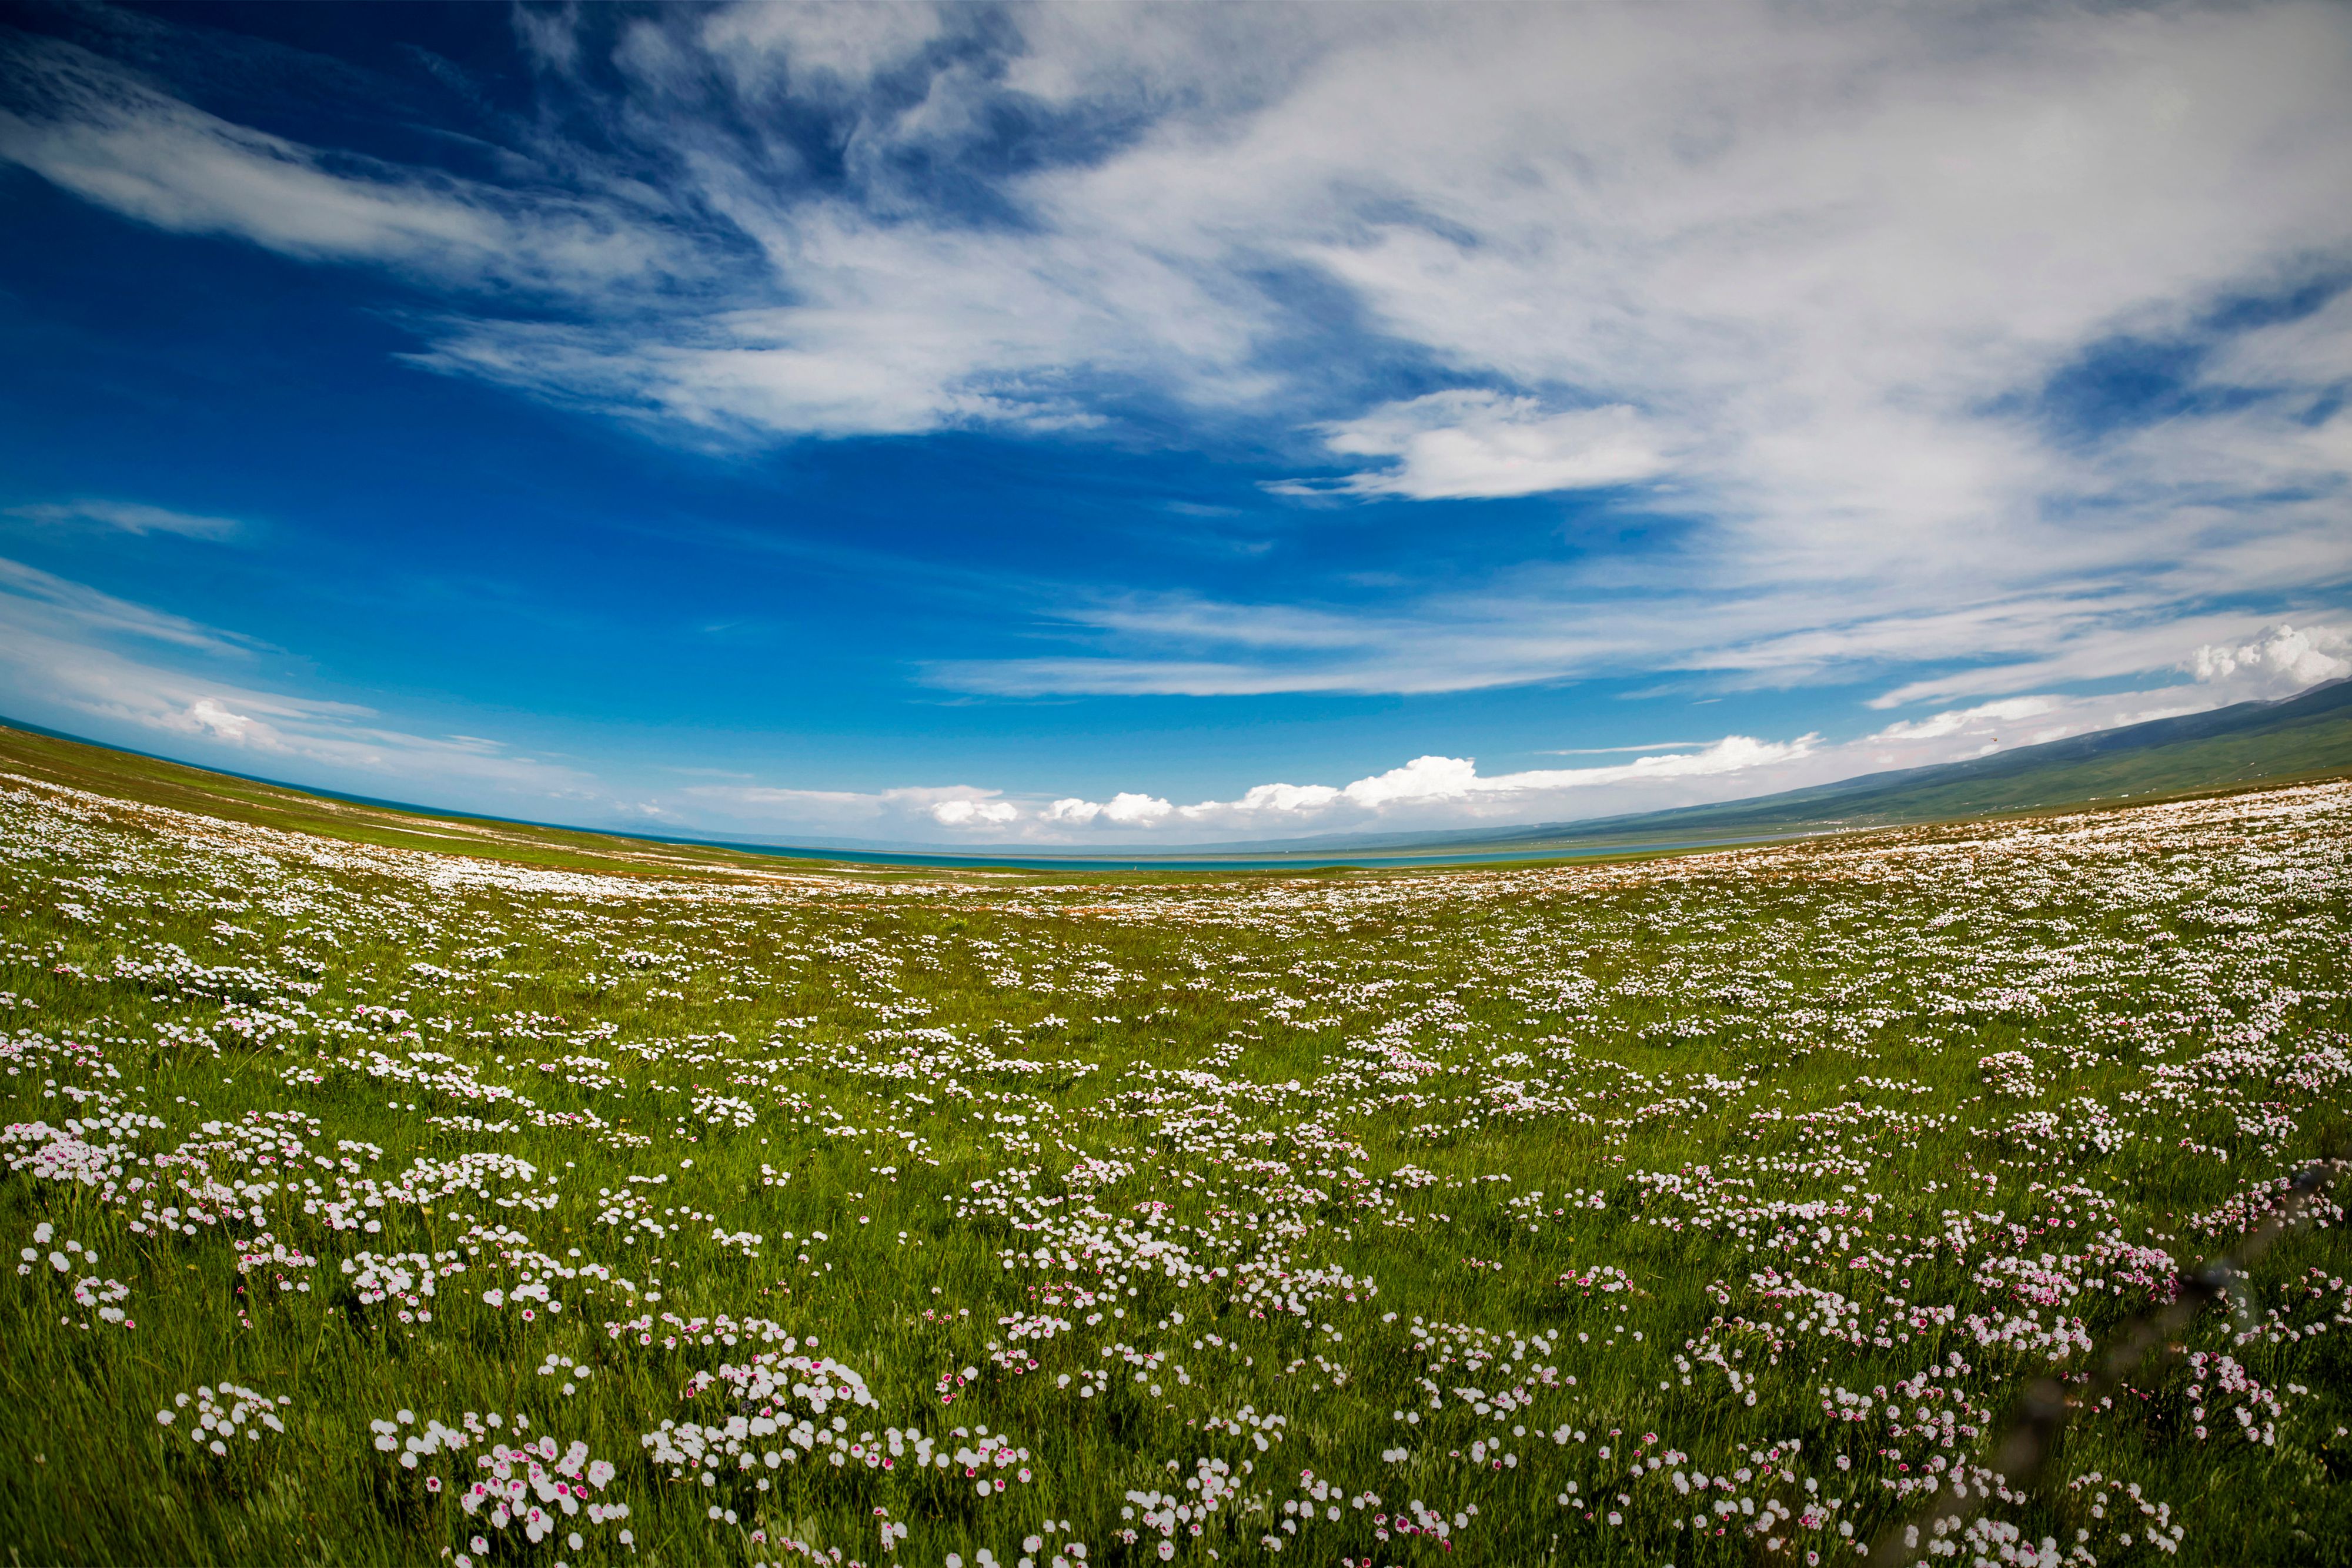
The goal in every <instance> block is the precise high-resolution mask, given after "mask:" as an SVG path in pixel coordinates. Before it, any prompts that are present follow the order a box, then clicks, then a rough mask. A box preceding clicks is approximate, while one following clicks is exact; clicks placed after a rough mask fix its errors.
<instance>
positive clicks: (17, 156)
mask: <svg viewBox="0 0 2352 1568" xmlns="http://www.w3.org/2000/svg"><path fill="white" fill-rule="evenodd" d="M12 56H13V57H12V59H11V62H10V63H11V65H12V66H13V67H14V68H15V73H16V80H15V85H16V86H17V87H18V88H19V89H21V90H20V93H19V95H18V97H17V99H16V105H15V107H14V108H13V109H8V110H0V160H5V161H6V162H14V163H18V164H22V165H23V166H24V167H26V168H27V169H30V170H32V171H33V172H36V173H37V174H39V175H41V176H42V177H43V178H45V179H47V180H49V181H51V182H53V183H56V184H58V185H61V186H63V187H64V188H65V189H67V190H69V191H71V192H73V193H75V194H77V195H79V196H82V197H84V198H86V199H87V200H89V201H91V202H94V203H96V204H99V205H100V206H104V207H108V208H110V209H112V210H113V211H115V212H118V213H120V214H122V215H123V216H125V217H129V218H135V219H137V220H139V221H141V222H143V223H147V224H152V225H155V226H156V227H158V228H163V229H172V230H175V231H178V232H180V233H184V234H224V235H235V236H236V237H238V238H240V239H245V240H249V241H251V242H253V243H254V244H256V245H259V246H266V247H268V249H271V250H275V251H280V252H283V253H285V254H287V255H289V256H303V257H310V258H316V259H321V260H336V261H362V262H373V263H379V264H383V265H387V266H392V267H398V268H402V269H404V270H411V271H415V272H419V273H422V274H425V275H427V276H430V277H436V278H438V279H440V280H442V281H444V282H446V283H454V284H457V285H460V286H473V285H486V284H495V283H524V284H529V285H532V286H535V287H555V288H591V287H598V288H611V287H614V286H615V285H617V284H621V283H625V282H627V281H630V280H636V281H642V282H648V283H650V282H654V281H656V280H657V279H658V278H659V277H661V276H662V275H664V274H665V273H667V272H668V271H669V270H670V269H671V268H672V267H674V266H676V265H677V264H678V263H679V261H680V259H681V258H679V257H678V256H676V255H675V253H674V250H673V247H671V246H669V245H668V244H667V242H666V241H665V240H664V238H663V237H662V235H661V234H660V232H659V231H658V229H656V228H655V227H654V226H652V225H647V224H645V223H643V222H641V221H632V220H631V219H630V217H628V216H627V215H625V214H622V213H619V212H615V211H613V210H610V209H607V208H604V207H601V206H599V205H598V204H594V203H590V202H583V201H579V200H575V199H572V198H568V197H548V196H529V197H525V196H518V195H515V194H512V193H509V192H507V191H505V190H502V189H499V188H498V187H494V186H488V185H484V184H481V183H471V182H467V181H461V180H457V179H454V178H450V177H448V176H446V175H439V174H433V173H427V172H419V171H415V170H408V169H402V168H398V167H394V166H390V165H385V164H381V163H374V162H370V161H368V160H364V159H359V158H354V157H351V156H347V155H339V156H334V157H330V156H328V155H326V154H323V153H321V152H319V151H318V150H316V149H313V148H310V147H306V146H303V145H300V144H299V143H297V142H294V141H289V140H287V139H286V138H284V137H280V136H273V135H269V134H268V133H266V132H263V131H256V130H253V129H251V128H250V127H247V126H242V125H237V124H235V123H232V122H231V121H228V120H222V119H220V118H218V117H217V116H215V115H211V114H207V113H205V111H204V110H199V109H196V108H194V107H193V106H192V105H190V104H187V103H184V102H183V101H181V100H180V99H176V98H173V97H172V96H170V95H169V94H167V93H165V92H163V91H161V90H159V89H155V88H153V87H152V86H150V85H148V84H147V83H146V82H144V81H142V80H141V79H140V78H137V77H134V76H132V75H131V74H130V73H128V72H126V71H124V70H122V69H121V68H118V67H116V66H114V65H112V64H110V63H109V62H107V61H105V60H103V59H100V57H97V56H95V55H92V54H90V53H89V52H88V51H86V50H83V49H79V48H77V47H74V46H72V45H69V44H64V43H58V42H53V41H46V40H45V41H37V42H29V43H26V44H23V45H21V46H20V47H17V48H16V49H15V50H14V51H12Z"/></svg>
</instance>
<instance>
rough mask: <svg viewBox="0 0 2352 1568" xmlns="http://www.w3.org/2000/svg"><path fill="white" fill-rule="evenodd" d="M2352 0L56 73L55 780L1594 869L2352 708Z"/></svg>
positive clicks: (280, 35)
mask: <svg viewBox="0 0 2352 1568" xmlns="http://www.w3.org/2000/svg"><path fill="white" fill-rule="evenodd" d="M2347 392H2352V7H2347V6H2344V5H2339V4H2331V3H2319V4H2263V3H2258V0H2257V3H2246V4H2226V5H2200V4H2196V3H2193V0H2182V3H2178V4H2166V5H2128V4H2111V3H2102V4H2097V5H2071V4H2063V3H2058V4H2042V5H2006V4H1977V3H1974V0H1953V3H1952V4H1948V5H1933V6H1922V5H1911V4H1900V5H1892V4H1890V5H1880V4H1867V3H1858V0H1828V3H1826V4H1819V5H1785V4H1750V3H1747V0H1637V3H1632V4H1623V5H1619V4H1601V3H1597V4H1574V3H1560V4H1544V5H1510V4H1504V3H1492V4H1483V5H1475V6H1465V5H1437V6H1417V5H1406V4H1381V5H1366V6H1357V5H1346V4H1336V3H1335V4H1317V5H1301V6H1286V5H1274V4H1252V5H1171V6H1157V5H1110V4H1089V5H1068V6H1061V5H988V4H955V5H929V4H913V3H910V4H904V5H883V4H873V5H866V4H859V5H817V4H791V3H782V4H768V5H712V6H696V5H654V6H643V7H632V6H604V7H589V6H578V5H519V6H513V7H510V8H509V7H502V6H499V5H488V4H467V5H446V6H442V5H422V4H419V5H334V4H314V5H198V4H180V5H161V6H154V7H147V8H142V7H137V6H107V5H62V4H47V3H41V0H32V3H26V0H12V3H11V4H10V5H7V6H6V7H5V8H0V715H5V716H7V717H10V718H14V719H17V720H22V721H26V722H30V723H35V724H39V725H43V726H47V727H54V728H58V729H62V730H65V731H68V732H70V733H74V734H78V735H83V736H88V737H92V738H96V739H100V740H104V741H108V742H110V743H114V744H119V745H125V746H130V747H136V748H139V749H142V750H146V751H152V752H156V753H160V754H163V755H166V756H171V757H174V758H182V759H184V760H187V761H191V762H195V763H199V764H203V765H206V766H212V767H220V768H229V769H232V770H235V771H238V772H244V773H250V774H258V775H261V776H264V777H268V778H275V779H285V780H289V781H292V782H296V783H300V784H308V785H315V786H321V787H326V788H331V789H341V790H345V791H349V792H352V793H358V794H363V795H368V796H373V797H379V798H389V799H394V800H409V801H415V802H420V803H425V804H429V805H434V806H437V807H443V808H450V809H457V810H477V811H487V812H492V813H498V814H504V815H511V816H519V817H523V818H527V819H530V820H536V821H562V822H572V823H580V824H584V825H592V826H612V827H624V828H634V829H637V830H641V831H655V832H663V833H672V834H678V835H686V836H692V835H696V834H708V835H719V836H727V837H735V838H764V839H772V840H776V841H793V842H805V843H867V844H908V845H947V846H961V847H970V848H974V849H985V848H987V847H990V846H996V845H1037V846H1051V845H1069V846H1087V845H1103V846H1109V845H1113V844H1117V845H1122V846H1141V845H1154V844H1166V845H1170V846H1174V845H1180V844H1187V843H1206V842H1243V841H1268V840H1287V839H1297V838H1307V837H1312V836H1314V835H1318V834H1326V833H1352V832H1363V831H1377V832H1395V831H1420V830H1458V829H1469V828H1477V827H1481V826H1486V825H1501V824H1507V823H1510V824H1516V823H1528V822H1542V821H1570V820H1575V819H1578V818H1585V817H1592V816H1599V815H1606V814H1612V813H1617V812H1623V811H1633V810H1649V809H1654V808H1663V807H1669V806H1675V805H1683V804H1689V803H1694V802H1697V801H1703V800H1724V799H1732V798H1737V797H1742V796H1748V795H1753V794H1758V793H1762V792H1765V791H1768V790H1772V789H1786V788H1790V787H1795V786H1800V785H1806V784H1813V783H1820V782H1823V781H1826V780H1829V779H1837V778H1842V777H1847V776H1851V775H1854V774H1859V773H1864V772H1869V771H1874V770H1876V769H1880V768H1889V767H1897V766H1912V765H1916V764H1922V763H1929V762H1937V761H1944V760H1949V759H1953V758H1963V757H1969V756H1975V755H1979V754H1981V753H1983V752H1986V751H1988V750H1991V749H2005V748H2009V747H2015V746H2020V745H2026V744H2031V743H2032V742H2034V741H2037V740H2043V739H2051V738H2055V737H2060V736H2063V735H2068V734H2074V733H2079V732H2081V731H2084V730H2088V729H2096V728H2103V727H2109V726H2112V725H2115V724H2119V723H2128V722H2132V721H2134V720H2136V719H2140V718H2146V717H2154V716H2161V715H2167V714H2175V713H2182V712H2189V711H2195V710H2200V709H2205V708H2210V707H2213V706H2220V705H2222V704H2226V703H2231V702H2237V701H2242V700H2246V699H2248V698H2268V697H2277V696H2281V695H2288V694H2290V693H2292V692H2294V691H2296V690H2299V689H2302V688H2303V687H2305V686H2308V685H2313V684H2315V683H2316V682H2319V681H2323V680H2327V679H2332V678H2335V677H2337V676H2341V675H2344V674H2347V673H2352V402H2347Z"/></svg>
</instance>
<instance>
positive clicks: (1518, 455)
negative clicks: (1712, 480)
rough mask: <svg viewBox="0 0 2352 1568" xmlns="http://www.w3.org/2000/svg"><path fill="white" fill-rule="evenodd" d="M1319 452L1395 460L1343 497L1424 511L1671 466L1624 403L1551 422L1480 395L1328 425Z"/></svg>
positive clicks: (1629, 477)
mask: <svg viewBox="0 0 2352 1568" xmlns="http://www.w3.org/2000/svg"><path fill="white" fill-rule="evenodd" d="M1324 444H1326V445H1328V447H1330V449H1331V450H1332V451H1334V452H1337V453H1339V454H1340V455H1343V456H1349V457H1392V458H1395V459H1397V462H1396V464H1395V465H1394V466H1392V467H1389V468H1383V469H1377V470H1368V471H1366V472H1364V473H1360V474H1356V475H1352V476H1349V478H1347V479H1345V480H1343V481H1341V482H1340V485H1339V488H1341V489H1345V490H1347V491H1349V492H1350V493H1352V494H1355V495H1359V496H1408V497H1412V498H1413V499H1414V500H1421V501H1427V500H1436V499H1439V498H1442V497H1475V498H1486V497H1503V496H1532V495H1537V494H1539V493H1541V492H1544V491H1548V490H1587V489H1598V488H1602V487H1605V486H1614V485H1630V484H1633V482H1635V481H1637V480H1642V479H1648V478H1653V477H1654V476H1658V475H1660V474H1663V473H1664V472H1665V471H1666V470H1667V467H1668V466H1669V464H1668V460H1667V458H1666V456H1665V455H1664V451H1663V450H1662V447H1663V443H1662V441H1661V439H1660V436H1659V433H1658V432H1656V431H1655V430H1654V429H1652V428H1651V426H1650V424H1649V422H1647V421H1646V420H1644V419H1643V417H1642V415H1641V414H1640V413H1637V412H1635V411H1634V410H1633V409H1632V408H1629V407H1627V406H1626V405H1625V404H1623V403H1612V404H1611V405H1609V406H1607V407H1603V408H1587V409H1570V410H1567V411H1565V412H1561V413H1548V412H1546V411H1545V409H1544V408H1543V406H1542V404H1541V403H1539V402H1538V401H1537V400H1536V399H1534V398H1528V397H1505V396H1502V395H1500V394H1499V393H1496V392H1480V391H1459V392H1432V393H1431V394H1430V395H1428V396H1427V397H1420V398H1414V399H1413V400H1412V401H1411V402H1392V403H1388V404H1385V405H1383V406H1382V407H1380V408H1376V409H1374V410H1373V411H1372V412H1371V413H1367V414H1364V415H1362V416H1361V417H1360V418H1357V419H1351V420H1343V421H1341V422H1339V423H1335V424H1329V425H1326V426H1325V427H1324Z"/></svg>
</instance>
